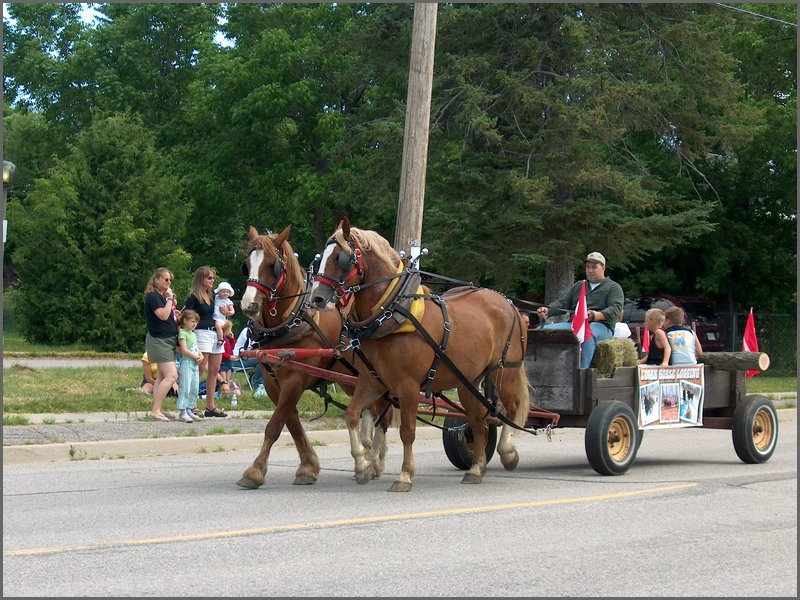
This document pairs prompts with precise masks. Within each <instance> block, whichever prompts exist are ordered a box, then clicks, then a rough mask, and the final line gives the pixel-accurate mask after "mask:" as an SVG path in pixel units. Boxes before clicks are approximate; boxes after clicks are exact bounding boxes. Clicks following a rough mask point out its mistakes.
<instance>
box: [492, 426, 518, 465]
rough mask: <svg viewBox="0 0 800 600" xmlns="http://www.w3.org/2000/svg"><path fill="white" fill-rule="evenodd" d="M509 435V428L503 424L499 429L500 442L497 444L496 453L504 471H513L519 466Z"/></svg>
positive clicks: (515, 450)
mask: <svg viewBox="0 0 800 600" xmlns="http://www.w3.org/2000/svg"><path fill="white" fill-rule="evenodd" d="M511 433H512V431H511V426H510V425H506V424H505V423H504V424H503V427H502V428H501V429H500V440H499V441H498V442H497V453H498V454H499V455H500V462H501V463H502V464H503V467H505V470H506V471H513V470H514V469H516V468H517V465H518V464H519V452H517V449H516V448H515V447H514V444H513V443H512V442H511Z"/></svg>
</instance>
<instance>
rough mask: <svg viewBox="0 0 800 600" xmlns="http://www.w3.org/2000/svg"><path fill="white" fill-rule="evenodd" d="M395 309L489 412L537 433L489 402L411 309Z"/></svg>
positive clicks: (509, 423)
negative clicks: (519, 423) (441, 348)
mask: <svg viewBox="0 0 800 600" xmlns="http://www.w3.org/2000/svg"><path fill="white" fill-rule="evenodd" d="M395 310H397V311H399V312H400V313H401V314H402V315H404V316H405V317H406V318H408V319H411V322H412V323H414V325H415V326H416V328H417V331H419V332H420V334H422V337H423V338H425V341H427V342H428V344H429V345H430V347H431V348H433V351H434V352H435V353H436V355H437V356H438V357H439V358H441V359H442V360H443V361H444V362H445V364H446V365H447V366H448V368H449V369H450V370H451V371H452V372H453V374H454V375H455V376H456V377H457V378H458V380H459V381H460V382H461V383H462V384H464V387H466V388H467V390H468V391H469V392H470V393H471V394H472V395H473V396H475V398H477V399H478V400H479V401H480V403H481V404H483V406H484V407H485V408H486V410H487V411H488V412H489V414H491V415H492V416H494V417H496V418H497V419H499V420H500V421H502V422H503V423H505V424H506V425H509V426H511V427H513V428H514V429H519V430H520V431H526V432H528V433H531V434H533V435H536V434H535V432H533V431H531V430H530V429H525V428H524V427H520V426H519V425H517V424H516V423H514V422H513V421H512V420H511V419H509V418H508V417H506V416H505V415H504V414H503V413H501V412H500V411H499V410H497V406H495V405H492V403H491V402H489V401H488V400H487V399H486V398H485V397H484V395H483V394H481V392H480V391H479V390H478V389H477V388H476V387H475V386H474V385H472V382H471V381H470V380H469V379H467V378H466V376H465V375H464V374H463V373H462V372H461V371H460V370H459V369H458V367H456V365H455V363H453V361H452V360H451V359H450V357H449V356H447V354H444V353H443V352H442V351H441V350H440V349H439V346H438V345H437V344H436V340H434V339H433V338H432V337H431V335H430V334H429V333H428V331H427V330H426V329H425V328H424V327H422V323H420V322H419V320H418V319H417V318H416V317H415V316H414V315H412V314H411V311H409V310H406V309H405V307H396V308H395Z"/></svg>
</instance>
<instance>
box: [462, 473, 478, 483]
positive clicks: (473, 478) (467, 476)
mask: <svg viewBox="0 0 800 600" xmlns="http://www.w3.org/2000/svg"><path fill="white" fill-rule="evenodd" d="M481 481H483V477H481V476H480V475H475V473H464V478H463V479H462V480H461V483H480V482H481Z"/></svg>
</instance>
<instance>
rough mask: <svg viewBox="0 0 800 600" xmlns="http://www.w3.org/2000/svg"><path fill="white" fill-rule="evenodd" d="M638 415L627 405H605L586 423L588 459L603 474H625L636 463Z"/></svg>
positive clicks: (603, 403) (601, 405) (593, 412)
mask: <svg viewBox="0 0 800 600" xmlns="http://www.w3.org/2000/svg"><path fill="white" fill-rule="evenodd" d="M639 436H640V432H639V430H638V429H637V425H636V416H635V415H634V414H633V410H632V409H631V407H630V406H628V405H627V404H624V403H622V402H618V401H613V402H602V403H600V404H598V405H597V407H595V409H594V410H593V411H592V412H591V413H590V414H589V419H588V421H587V423H586V438H585V447H586V457H587V458H588V459H589V464H590V465H591V466H592V468H593V469H594V470H595V471H597V472H598V473H600V474H601V475H621V474H623V473H625V472H626V471H627V470H628V469H629V468H630V467H631V465H632V464H633V459H634V458H635V457H636V452H637V450H638V449H639Z"/></svg>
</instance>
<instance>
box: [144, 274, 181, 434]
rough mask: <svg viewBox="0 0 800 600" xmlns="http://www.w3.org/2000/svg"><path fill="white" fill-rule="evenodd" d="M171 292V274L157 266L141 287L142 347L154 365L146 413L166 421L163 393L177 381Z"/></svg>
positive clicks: (173, 303)
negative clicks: (144, 331)
mask: <svg viewBox="0 0 800 600" xmlns="http://www.w3.org/2000/svg"><path fill="white" fill-rule="evenodd" d="M176 312H177V311H176V310H175V295H174V294H173V293H172V273H171V272H170V271H169V269H166V268H164V267H159V268H158V269H156V270H155V271H154V272H153V275H152V276H151V277H150V281H149V282H148V283H147V287H145V289H144V319H145V322H146V323H147V337H146V338H145V342H144V344H145V349H146V350H147V356H148V358H149V359H150V362H151V363H155V364H156V379H155V382H154V383H153V410H152V411H151V412H150V416H152V417H153V418H154V419H157V420H158V421H170V420H172V419H174V418H175V415H173V414H172V413H165V412H164V410H163V404H164V398H165V397H166V396H167V392H169V391H170V390H171V389H172V386H173V385H174V384H175V382H176V381H177V380H178V369H177V367H176V365H175V348H176V347H177V345H178V326H177V324H176V323H175V313H176Z"/></svg>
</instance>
